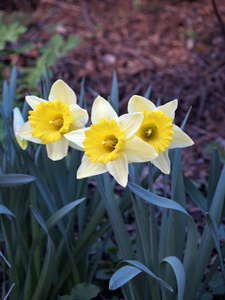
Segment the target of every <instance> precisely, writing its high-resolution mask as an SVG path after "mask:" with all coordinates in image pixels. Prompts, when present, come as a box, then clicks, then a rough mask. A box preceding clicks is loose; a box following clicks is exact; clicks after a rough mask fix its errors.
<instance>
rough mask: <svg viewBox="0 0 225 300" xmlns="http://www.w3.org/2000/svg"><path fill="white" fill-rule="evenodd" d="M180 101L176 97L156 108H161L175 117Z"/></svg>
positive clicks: (168, 114)
mask: <svg viewBox="0 0 225 300" xmlns="http://www.w3.org/2000/svg"><path fill="white" fill-rule="evenodd" d="M177 105H178V101H177V100H176V99H175V100H173V101H170V102H168V103H166V104H163V105H160V106H158V107H157V108H156V110H161V111H162V112H163V113H164V114H165V115H166V116H170V117H172V119H174V113H175V110H176V109H177Z"/></svg>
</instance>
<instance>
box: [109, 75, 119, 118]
mask: <svg viewBox="0 0 225 300" xmlns="http://www.w3.org/2000/svg"><path fill="white" fill-rule="evenodd" d="M110 103H111V105H112V107H113V108H114V109H115V111H116V112H117V113H118V112H119V89H118V80H117V75H116V71H113V80H112V87H111V94H110Z"/></svg>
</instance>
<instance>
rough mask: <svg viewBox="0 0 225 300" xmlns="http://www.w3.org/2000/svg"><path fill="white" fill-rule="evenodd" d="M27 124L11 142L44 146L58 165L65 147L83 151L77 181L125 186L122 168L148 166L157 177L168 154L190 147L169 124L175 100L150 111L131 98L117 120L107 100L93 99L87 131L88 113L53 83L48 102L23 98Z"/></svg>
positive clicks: (142, 101) (166, 164)
mask: <svg viewBox="0 0 225 300" xmlns="http://www.w3.org/2000/svg"><path fill="white" fill-rule="evenodd" d="M26 101H27V103H28V104H29V105H30V107H31V108H32V109H33V110H32V111H29V117H28V119H29V121H27V122H26V123H24V124H23V125H22V126H20V127H19V129H17V131H16V137H17V138H20V139H24V140H28V141H32V142H35V143H40V144H44V145H46V149H47V154H48V157H49V158H50V159H52V160H60V159H62V158H63V157H65V156H66V155H67V153H68V147H69V146H71V147H73V148H75V149H78V150H81V151H84V155H83V158H82V163H81V165H80V167H79V169H78V171H77V177H78V178H84V177H89V176H93V175H98V174H102V173H105V172H107V171H108V172H109V173H110V174H111V175H112V176H113V177H114V178H115V180H116V181H117V182H118V183H119V184H120V185H122V186H126V185H127V181H128V164H129V163H133V162H146V161H151V162H152V163H153V164H154V165H155V166H156V167H158V168H159V169H160V170H161V171H162V172H163V173H165V174H168V173H169V172H170V160H169V157H168V149H172V148H177V147H187V146H190V145H192V144H193V141H192V140H191V139H190V137H189V136H188V135H187V134H186V133H184V132H183V131H182V130H181V129H180V128H179V127H178V126H176V125H174V124H173V119H174V114H175V110H176V108H177V100H174V101H170V102H168V103H167V104H165V105H161V106H158V107H156V106H155V105H154V104H153V103H152V102H151V101H150V100H148V99H146V98H143V97H141V96H136V95H135V96H133V97H132V98H131V99H130V100H129V103H128V113H127V114H123V115H121V116H118V115H117V113H116V112H115V110H114V109H113V108H112V106H111V105H110V104H109V102H108V101H106V100H105V99H103V98H102V97H101V96H98V97H97V98H96V99H95V100H94V103H93V106H92V111H91V122H92V125H91V126H90V127H85V125H86V123H87V121H88V113H87V111H86V110H85V109H82V108H81V107H80V106H78V105H77V99H76V95H75V93H74V92H73V90H72V89H71V88H70V87H69V86H68V85H67V84H66V83H65V82H63V81H62V80H57V81H56V82H55V83H54V84H53V85H52V88H51V90H50V94H49V101H46V100H43V99H41V98H38V97H36V96H27V97H26Z"/></svg>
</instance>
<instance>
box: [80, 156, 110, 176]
mask: <svg viewBox="0 0 225 300" xmlns="http://www.w3.org/2000/svg"><path fill="white" fill-rule="evenodd" d="M105 172H107V169H106V165H105V164H103V163H101V162H97V163H93V162H92V161H90V159H89V157H87V156H86V155H85V154H84V155H83V158H82V161H81V165H80V167H79V168H78V170H77V178H78V179H81V178H85V177H90V176H94V175H99V174H102V173H105Z"/></svg>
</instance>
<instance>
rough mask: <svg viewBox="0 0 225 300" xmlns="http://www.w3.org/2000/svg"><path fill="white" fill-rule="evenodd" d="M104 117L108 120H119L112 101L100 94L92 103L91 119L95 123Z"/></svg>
mask: <svg viewBox="0 0 225 300" xmlns="http://www.w3.org/2000/svg"><path fill="white" fill-rule="evenodd" d="M102 118H103V119H105V120H106V121H111V120H116V121H117V120H118V116H117V113H116V112H115V110H114V109H113V108H112V106H111V105H110V103H109V102H108V101H106V100H105V99H104V98H102V97H101V96H98V97H97V98H96V99H95V101H94V103H93V105H92V111H91V121H92V123H93V124H94V123H98V122H99V121H100V119H102Z"/></svg>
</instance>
